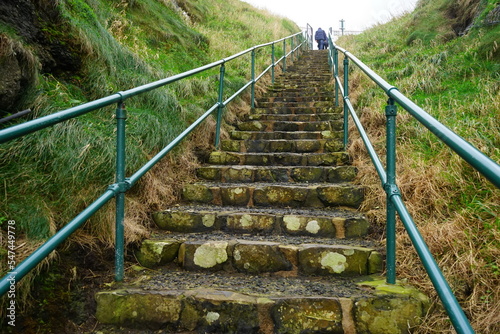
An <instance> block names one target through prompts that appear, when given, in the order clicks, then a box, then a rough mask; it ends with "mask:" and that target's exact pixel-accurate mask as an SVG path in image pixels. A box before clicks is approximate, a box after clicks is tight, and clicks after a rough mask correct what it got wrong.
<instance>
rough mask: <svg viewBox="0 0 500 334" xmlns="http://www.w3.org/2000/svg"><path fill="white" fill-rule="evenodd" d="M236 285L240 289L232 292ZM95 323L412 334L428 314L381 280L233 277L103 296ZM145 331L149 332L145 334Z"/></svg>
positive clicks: (159, 282) (419, 302) (196, 277)
mask: <svg viewBox="0 0 500 334" xmlns="http://www.w3.org/2000/svg"><path fill="white" fill-rule="evenodd" d="M230 283H235V284H230ZM96 302H97V312H96V317H97V319H98V321H99V322H100V323H101V324H107V325H108V326H112V327H111V330H112V329H113V328H116V327H119V328H123V327H127V328H134V329H135V330H134V333H141V334H142V333H144V334H145V333H151V330H162V329H163V330H165V329H167V330H168V331H169V332H179V331H182V332H185V331H189V332H193V333H238V334H257V333H259V334H272V333H281V334H284V333H288V334H300V333H310V334H320V333H333V334H335V333H384V334H399V333H408V331H409V329H411V328H413V327H415V326H417V325H418V324H419V323H420V319H421V318H422V317H423V316H424V315H425V313H426V312H427V309H428V307H429V301H428V299H427V298H426V297H425V296H424V295H423V294H421V293H419V292H418V291H416V290H415V289H413V288H410V287H405V286H402V285H387V284H385V283H384V281H383V280H382V279H381V278H379V277H374V276H372V277H366V278H365V279H364V281H363V280H360V281H357V282H354V281H352V280H347V279H344V280H338V283H337V284H335V283H333V282H331V280H330V281H326V280H324V279H321V278H315V277H308V278H293V277H292V278H285V277H284V278H274V279H273V280H270V279H269V278H267V277H262V276H257V275H255V276H249V277H241V278H240V277H234V276H229V275H227V274H224V273H211V274H208V275H207V274H206V273H190V275H189V276H187V275H186V274H185V273H182V272H166V273H161V274H158V275H156V276H154V277H151V279H150V281H149V282H148V286H146V287H145V288H143V289H141V288H138V287H137V286H135V285H134V284H133V282H131V283H130V284H118V287H114V289H113V290H111V289H110V290H108V291H102V292H99V293H98V294H97V295H96ZM141 329H142V330H143V331H142V330H141Z"/></svg>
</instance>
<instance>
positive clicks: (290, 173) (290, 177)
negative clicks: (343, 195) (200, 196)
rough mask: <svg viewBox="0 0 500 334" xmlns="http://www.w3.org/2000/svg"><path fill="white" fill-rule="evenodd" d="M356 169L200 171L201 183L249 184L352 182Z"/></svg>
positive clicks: (234, 168)
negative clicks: (203, 181) (202, 181)
mask: <svg viewBox="0 0 500 334" xmlns="http://www.w3.org/2000/svg"><path fill="white" fill-rule="evenodd" d="M356 173H357V169H356V168H355V167H353V166H338V167H325V166H311V167H306V166H294V167H291V166H251V165H247V166H245V165H243V166H240V165H238V166H225V165H210V166H203V167H200V168H197V170H196V175H197V177H198V178H200V179H202V180H209V181H215V182H226V183H247V182H310V183H318V182H328V183H343V182H351V181H353V180H354V178H355V177H356Z"/></svg>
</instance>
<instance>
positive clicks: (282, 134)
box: [96, 51, 427, 334]
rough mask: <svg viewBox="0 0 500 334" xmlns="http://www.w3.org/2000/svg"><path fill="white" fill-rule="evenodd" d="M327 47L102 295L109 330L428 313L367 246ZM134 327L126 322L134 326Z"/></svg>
mask: <svg viewBox="0 0 500 334" xmlns="http://www.w3.org/2000/svg"><path fill="white" fill-rule="evenodd" d="M330 78H331V75H330V74H329V69H328V63H327V55H326V53H325V52H323V51H308V52H306V53H305V54H304V55H303V56H302V57H301V59H300V60H299V61H297V62H296V64H294V66H292V67H290V68H289V69H288V71H287V72H286V73H285V74H283V75H282V76H280V77H279V78H277V80H276V83H275V84H274V85H273V86H271V87H270V88H269V90H268V93H267V95H266V96H265V97H263V98H260V99H258V100H257V101H256V104H257V107H256V108H255V109H254V110H253V111H252V114H251V115H250V116H249V117H248V119H247V120H246V121H245V122H241V123H240V124H238V125H237V130H235V131H233V132H232V133H231V139H229V140H224V141H222V142H221V150H220V151H216V152H213V153H212V154H211V155H210V159H209V162H208V163H207V164H206V165H205V166H203V167H201V168H199V169H198V170H197V176H198V178H199V182H197V183H193V184H186V185H185V187H184V189H183V203H182V205H180V206H175V207H172V208H170V209H168V210H166V211H162V212H156V213H154V214H153V218H154V221H155V222H156V224H157V226H158V231H156V232H155V233H154V234H153V236H152V237H151V238H150V239H148V240H144V242H143V243H142V246H141V248H140V250H139V251H138V252H137V253H136V257H137V260H138V262H139V263H140V264H141V266H143V267H146V268H150V269H152V270H143V271H141V272H140V273H139V274H137V275H136V276H135V277H130V278H128V279H127V281H126V282H124V283H119V284H115V285H114V286H113V288H110V289H108V290H106V291H102V292H99V293H98V294H97V295H96V300H97V315H96V316H97V319H98V320H99V322H100V324H101V327H102V328H101V332H103V333H105V332H106V330H107V331H108V332H112V333H115V332H122V331H123V332H125V331H127V333H129V332H130V333H131V332H133V333H150V332H149V330H155V333H174V332H184V333H292V334H293V333H383V334H390V333H408V332H410V329H409V328H412V327H414V326H416V325H418V323H419V321H420V317H421V316H423V315H424V314H425V312H426V305H427V302H426V298H425V296H423V295H422V294H420V293H419V292H418V291H416V290H414V289H412V288H411V287H403V286H401V285H386V284H384V280H383V278H382V277H381V276H380V274H381V272H382V271H383V261H384V259H383V256H382V253H383V248H381V246H380V245H378V244H377V243H375V242H373V241H370V240H365V239H364V238H363V237H365V236H366V235H367V234H368V231H369V225H370V224H369V222H368V221H367V220H366V218H365V217H364V216H363V214H361V213H360V212H358V211H357V208H358V207H359V206H360V204H361V203H362V201H363V192H364V190H363V187H362V186H360V185H356V184H354V183H353V181H354V178H355V176H356V169H355V168H354V167H353V166H350V164H349V160H350V159H349V155H348V154H347V153H346V152H345V151H343V143H342V136H343V131H342V128H343V121H342V114H341V110H340V109H338V108H335V107H334V101H333V95H332V86H331V84H330ZM125 328H127V329H126V330H125Z"/></svg>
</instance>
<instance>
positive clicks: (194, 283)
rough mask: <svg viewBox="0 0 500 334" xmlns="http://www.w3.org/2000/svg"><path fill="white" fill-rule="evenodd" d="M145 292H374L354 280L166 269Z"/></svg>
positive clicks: (334, 294) (296, 294) (287, 294)
mask: <svg viewBox="0 0 500 334" xmlns="http://www.w3.org/2000/svg"><path fill="white" fill-rule="evenodd" d="M141 288H142V289H144V290H165V289H168V290H187V289H197V288H205V289H216V290H227V291H235V292H238V293H242V294H250V295H257V296H258V295H262V296H270V295H272V296H275V297H312V296H323V297H352V296H367V295H372V294H373V291H372V289H367V288H363V287H360V286H358V285H356V283H354V281H353V280H352V279H343V278H339V277H337V278H335V279H328V278H322V277H277V276H275V275H263V274H260V275H249V274H237V273H232V274H227V273H221V272H217V273H205V272H203V273H202V272H190V273H186V272H183V271H180V270H175V269H164V270H163V271H162V272H161V273H160V274H158V275H155V276H153V277H151V278H150V279H149V280H148V282H146V283H142V284H141Z"/></svg>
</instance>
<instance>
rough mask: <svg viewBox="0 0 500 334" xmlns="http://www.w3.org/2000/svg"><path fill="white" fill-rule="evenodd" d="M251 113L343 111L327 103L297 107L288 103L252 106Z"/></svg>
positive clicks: (295, 113) (322, 112) (327, 112)
mask: <svg viewBox="0 0 500 334" xmlns="http://www.w3.org/2000/svg"><path fill="white" fill-rule="evenodd" d="M252 113H255V114H293V115H302V114H308V115H310V114H333V115H338V114H343V111H341V110H340V109H339V108H338V107H335V106H333V105H329V106H327V107H325V106H321V107H311V106H309V107H300V106H299V107H297V106H289V105H282V106H279V107H276V106H275V107H273V106H271V107H267V108H259V107H257V108H254V109H253V110H252Z"/></svg>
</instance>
